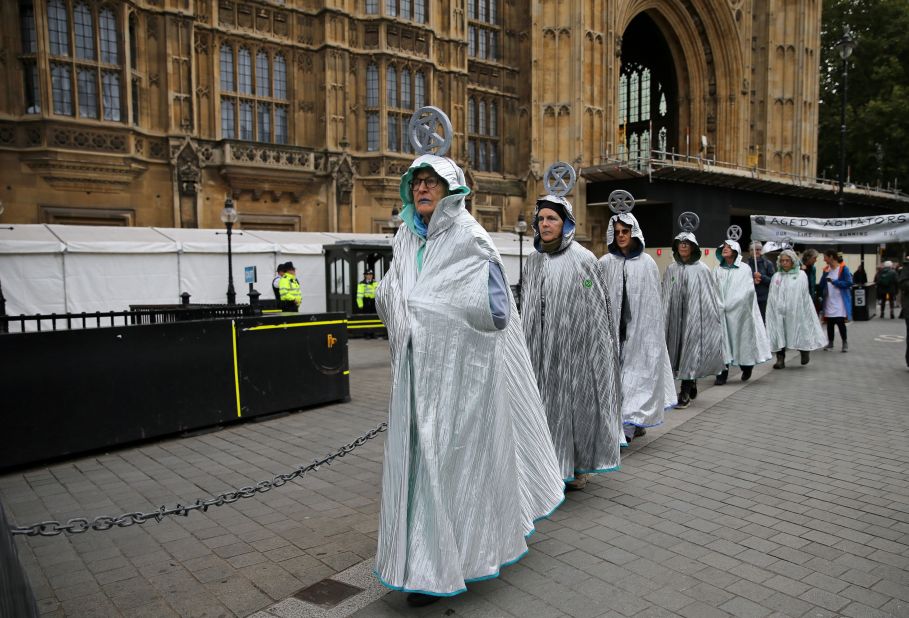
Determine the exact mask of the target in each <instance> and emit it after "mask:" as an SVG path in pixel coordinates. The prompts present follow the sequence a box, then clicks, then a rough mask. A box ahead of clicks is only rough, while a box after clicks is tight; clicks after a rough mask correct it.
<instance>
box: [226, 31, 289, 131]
mask: <svg viewBox="0 0 909 618" xmlns="http://www.w3.org/2000/svg"><path fill="white" fill-rule="evenodd" d="M253 57H255V61H253ZM235 67H236V79H235V74H234V68H235ZM220 73H221V75H220V84H221V95H222V96H221V128H222V132H221V137H222V138H223V139H241V140H249V141H257V142H272V143H277V144H286V143H288V140H289V137H290V135H289V128H288V120H289V119H288V113H287V110H288V108H287V105H286V104H285V102H286V101H287V100H288V99H287V89H288V87H287V61H286V59H285V57H284V55H283V54H281V53H272V52H271V51H269V49H267V48H259V49H256V50H251V49H250V48H248V47H239V48H238V49H236V51H235V49H234V47H233V46H231V45H230V44H228V43H225V44H223V45H222V46H221V62H220ZM227 102H229V103H230V104H226V103H227ZM228 125H230V126H229V130H225V127H228Z"/></svg>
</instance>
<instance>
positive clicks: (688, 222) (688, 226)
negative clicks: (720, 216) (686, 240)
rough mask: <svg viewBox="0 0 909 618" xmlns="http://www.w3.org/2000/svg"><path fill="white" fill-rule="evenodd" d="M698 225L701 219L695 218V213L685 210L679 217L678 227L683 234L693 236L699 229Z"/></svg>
mask: <svg viewBox="0 0 909 618" xmlns="http://www.w3.org/2000/svg"><path fill="white" fill-rule="evenodd" d="M700 225H701V218H700V217H699V216H697V213H693V212H691V211H690V210H686V211H685V212H683V213H682V214H680V215H679V227H680V228H682V231H683V232H688V233H689V234H693V233H694V232H695V231H696V230H697V229H698V227H700Z"/></svg>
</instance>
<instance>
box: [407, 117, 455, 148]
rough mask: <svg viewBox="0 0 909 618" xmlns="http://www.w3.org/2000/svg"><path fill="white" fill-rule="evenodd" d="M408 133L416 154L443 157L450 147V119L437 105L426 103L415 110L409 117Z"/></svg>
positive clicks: (451, 132)
mask: <svg viewBox="0 0 909 618" xmlns="http://www.w3.org/2000/svg"><path fill="white" fill-rule="evenodd" d="M408 133H409V134H410V143H411V144H413V149H414V150H415V151H416V152H417V153H418V154H421V155H426V154H431V155H436V156H437V157H444V156H445V154H446V153H447V152H448V149H449V148H451V136H452V134H453V131H452V129H451V120H449V119H448V116H447V115H446V114H445V112H443V111H442V110H440V109H439V108H438V107H433V106H432V105H427V106H425V107H421V108H420V109H418V110H417V111H415V112H414V113H413V116H411V117H410V124H409V125H408Z"/></svg>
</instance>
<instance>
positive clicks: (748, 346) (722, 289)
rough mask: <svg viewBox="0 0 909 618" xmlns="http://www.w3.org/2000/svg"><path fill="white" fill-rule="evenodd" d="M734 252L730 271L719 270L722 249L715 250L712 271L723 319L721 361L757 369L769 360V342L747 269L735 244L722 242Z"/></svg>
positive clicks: (750, 275)
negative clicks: (756, 367)
mask: <svg viewBox="0 0 909 618" xmlns="http://www.w3.org/2000/svg"><path fill="white" fill-rule="evenodd" d="M724 243H725V244H727V245H729V246H730V247H731V248H732V250H733V251H735V262H734V263H733V267H732V268H724V267H723V266H722V263H723V256H722V252H721V249H722V245H721V246H720V249H718V250H717V254H716V255H717V259H718V260H720V264H719V265H717V267H716V268H715V269H714V270H713V276H714V278H715V279H716V284H717V291H718V292H719V297H718V301H719V306H720V310H721V312H722V316H723V360H724V362H725V363H726V364H727V365H739V366H741V365H745V366H749V365H757V364H758V363H763V362H766V361H768V360H770V356H771V355H770V341H769V340H768V339H767V331H766V329H765V328H764V322H763V321H762V320H761V312H760V310H759V309H758V305H757V294H756V293H755V291H754V276H753V275H752V274H751V266H749V265H748V264H746V263H745V262H743V261H742V250H741V248H740V247H739V243H737V242H736V241H734V240H726V241H724Z"/></svg>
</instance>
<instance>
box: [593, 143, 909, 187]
mask: <svg viewBox="0 0 909 618" xmlns="http://www.w3.org/2000/svg"><path fill="white" fill-rule="evenodd" d="M600 165H617V166H620V167H625V168H628V169H634V170H637V171H640V172H642V173H644V174H648V173H651V172H652V171H653V170H654V169H656V168H663V167H680V168H687V169H698V170H714V171H718V172H744V173H746V174H748V176H749V177H751V178H755V179H757V178H760V179H764V180H783V181H786V182H789V183H792V184H795V185H800V186H819V187H823V188H826V189H830V190H831V191H836V190H838V189H839V181H837V180H835V179H829V178H817V177H814V176H806V175H801V174H793V173H790V172H782V171H779V170H771V169H767V168H762V167H757V166H756V165H743V164H740V163H730V162H728V161H717V160H716V159H712V158H709V157H702V156H700V155H690V154H689V155H685V154H681V153H678V152H674V151H663V150H651V151H650V156H640V154H637V155H635V156H631V155H628V156H625V157H623V158H615V157H605V158H602V159H601V162H600ZM845 188H846V189H848V190H850V191H860V192H863V193H866V194H868V193H879V194H887V195H892V196H894V197H897V198H902V199H909V194H906V193H904V192H903V191H901V190H900V187H899V186H896V185H895V186H893V187H890V186H889V185H888V186H887V187H881V186H877V187H873V186H871V185H862V184H857V183H854V182H849V181H847V182H846V184H845Z"/></svg>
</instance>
